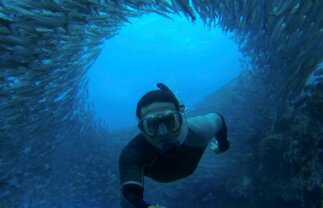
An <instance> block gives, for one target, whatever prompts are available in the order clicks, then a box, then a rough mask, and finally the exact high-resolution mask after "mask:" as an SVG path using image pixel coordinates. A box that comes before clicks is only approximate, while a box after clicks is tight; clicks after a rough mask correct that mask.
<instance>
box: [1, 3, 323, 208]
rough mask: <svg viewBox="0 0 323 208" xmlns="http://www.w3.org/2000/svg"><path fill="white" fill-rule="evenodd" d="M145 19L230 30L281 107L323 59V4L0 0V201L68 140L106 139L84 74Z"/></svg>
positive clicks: (48, 166)
mask: <svg viewBox="0 0 323 208" xmlns="http://www.w3.org/2000/svg"><path fill="white" fill-rule="evenodd" d="M147 13H157V14H159V15H161V16H163V17H165V18H171V17H170V15H171V14H179V15H185V16H186V17H187V18H188V19H189V20H191V21H192V22H194V21H195V20H196V19H197V18H201V19H202V20H203V21H204V22H205V24H206V26H208V27H210V28H212V27H215V26H220V27H221V28H222V29H223V31H225V32H232V33H233V35H234V37H233V38H234V39H235V40H236V42H237V44H238V45H239V47H240V50H241V51H242V53H243V54H244V55H246V56H248V57H249V58H250V60H251V65H252V75H253V79H254V80H257V81H261V82H262V83H265V84H267V86H268V87H267V88H266V92H265V93H267V94H268V95H269V94H272V95H275V96H277V97H280V98H283V99H282V102H286V101H288V100H292V99H293V98H295V97H297V95H298V94H299V93H300V92H301V91H302V89H303V88H304V86H305V83H306V81H307V80H308V78H309V77H310V76H311V74H312V72H313V71H314V70H315V69H317V68H318V67H319V64H320V63H321V62H322V61H323V47H322V45H323V2H322V1H321V0H311V1H309V0H286V1H284V0H272V1H267V0H224V1H220V0H192V1H189V0H111V1H109V0H37V1H36V0H20V1H16V0H0V146H1V147H0V187H5V188H6V189H7V191H4V192H0V201H1V199H4V198H6V199H7V198H8V196H11V195H12V192H11V191H10V189H14V187H16V188H17V187H18V188H21V187H19V180H18V179H19V178H21V177H27V178H30V177H31V176H30V174H29V172H32V171H35V169H37V170H41V172H43V173H45V174H47V172H48V171H49V170H52V168H51V166H52V165H51V164H50V162H49V161H52V160H53V158H52V152H53V151H55V148H58V147H59V146H61V145H62V144H65V143H66V141H65V140H66V139H68V138H69V137H71V136H74V137H77V135H80V137H82V136H84V134H85V133H86V132H92V133H93V134H96V135H99V134H102V135H101V137H105V136H106V134H105V133H100V130H93V128H94V129H100V128H101V127H102V124H100V123H99V122H96V121H94V119H93V118H94V117H93V115H92V112H91V107H90V105H87V98H88V97H87V78H86V73H87V71H88V70H89V68H90V67H91V66H92V64H93V63H94V62H95V60H96V58H97V57H98V55H99V54H100V52H101V49H102V47H103V42H104V41H105V40H106V39H109V38H111V37H113V36H115V35H117V34H118V31H119V30H120V29H121V28H122V26H123V25H124V24H125V23H130V19H131V18H132V17H140V16H142V15H144V14H147ZM107 84H108V83H107ZM58 132H59V133H58ZM84 137H89V136H88V135H87V136H84ZM36 149H37V150H36ZM33 151H35V152H33ZM35 155H36V156H35ZM93 157H94V156H93ZM35 158H36V159H35ZM32 160H34V161H35V160H36V161H38V164H39V166H36V167H35V166H32V165H31V164H30V163H29V162H28V161H32ZM93 160H95V159H93ZM89 163H90V162H89ZM93 174H94V175H95V174H97V173H93ZM96 177H97V176H96ZM108 181H109V180H108ZM40 183H42V181H40ZM80 183H81V182H80ZM89 183H90V181H89ZM43 185H44V184H43ZM15 193H16V194H17V192H15ZM20 196H21V197H22V195H21V194H20ZM9 198H10V197H9ZM39 198H42V197H41V196H39ZM3 201H5V202H4V203H7V204H12V203H13V204H15V203H17V202H15V200H14V199H13V198H12V199H8V200H3ZM0 205H1V202H0ZM16 205H17V204H15V206H16ZM15 206H13V207H15ZM17 206H20V205H19V204H18V205H17Z"/></svg>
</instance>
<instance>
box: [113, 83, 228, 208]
mask: <svg viewBox="0 0 323 208" xmlns="http://www.w3.org/2000/svg"><path fill="white" fill-rule="evenodd" d="M157 86H158V87H159V90H152V91H150V92H148V93H146V94H145V95H144V96H143V97H142V98H141V99H140V100H139V102H138V104H137V110H136V115H137V118H138V120H139V124H138V127H139V129H140V131H141V132H140V133H139V134H138V135H137V136H135V137H134V138H133V139H132V140H131V141H130V142H129V143H128V144H127V146H126V147H125V148H124V149H123V150H122V152H121V154H120V157H119V171H120V185H121V207H122V208H147V207H148V208H165V207H164V206H159V205H151V204H149V203H147V202H145V201H144V199H143V192H144V176H147V177H150V178H152V179H153V180H156V181H158V182H171V181H175V180H178V179H181V178H184V177H187V176H189V175H191V174H192V173H193V172H194V171H195V169H196V167H197V165H198V163H199V161H200V159H201V157H202V155H203V153H204V151H205V149H206V147H207V146H208V144H209V142H210V141H211V140H212V138H214V136H215V138H216V141H215V140H213V141H212V142H211V145H210V148H211V149H212V150H213V151H214V152H215V153H217V154H218V153H222V152H224V151H226V150H228V149H229V147H230V142H229V140H228V138H227V127H226V124H225V121H224V118H223V117H222V116H221V115H220V114H216V113H210V114H207V115H203V116H197V117H192V118H188V119H186V118H185V117H184V110H185V106H184V105H182V104H180V103H179V101H178V99H177V98H176V96H175V94H174V93H173V92H172V91H171V90H170V89H169V88H168V87H167V86H166V85H164V84H161V83H159V84H157Z"/></svg>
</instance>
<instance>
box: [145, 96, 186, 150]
mask: <svg viewBox="0 0 323 208" xmlns="http://www.w3.org/2000/svg"><path fill="white" fill-rule="evenodd" d="M173 117H174V118H175V119H174V121H175V122H178V123H170V122H173V120H172V118H173ZM141 118H142V120H145V119H146V120H148V121H149V123H148V124H147V123H145V126H144V127H145V128H146V129H147V128H148V129H153V130H152V132H150V135H149V134H147V132H144V131H143V132H142V133H143V134H144V135H145V136H146V138H147V139H148V141H149V142H150V143H152V144H154V145H155V146H160V145H162V144H163V143H165V142H167V141H171V140H175V139H176V138H177V137H178V136H179V134H180V125H181V119H182V117H181V115H180V113H179V112H177V111H176V107H175V105H174V104H173V103H167V102H156V103H152V104H150V105H148V106H145V107H143V108H142V109H141ZM149 119H150V120H149ZM168 120H170V122H169V123H166V124H165V123H164V122H163V121H165V122H167V121H168ZM169 124H171V126H174V127H176V128H174V129H173V130H174V131H172V130H171V128H169V126H166V125H169ZM177 127H178V128H177ZM154 130H156V131H154Z"/></svg>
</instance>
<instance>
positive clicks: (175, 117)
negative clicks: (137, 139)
mask: <svg viewBox="0 0 323 208" xmlns="http://www.w3.org/2000/svg"><path fill="white" fill-rule="evenodd" d="M181 125H182V116H181V114H180V112H178V111H169V112H166V113H164V114H162V115H150V116H147V117H145V118H143V119H142V120H140V122H139V124H138V126H139V128H140V129H141V131H143V132H144V133H145V134H146V135H148V136H150V137H155V136H156V134H157V132H159V131H162V132H164V133H162V134H165V128H166V129H167V130H168V131H170V132H172V133H175V132H177V131H178V130H179V129H180V127H181ZM159 134H160V133H159Z"/></svg>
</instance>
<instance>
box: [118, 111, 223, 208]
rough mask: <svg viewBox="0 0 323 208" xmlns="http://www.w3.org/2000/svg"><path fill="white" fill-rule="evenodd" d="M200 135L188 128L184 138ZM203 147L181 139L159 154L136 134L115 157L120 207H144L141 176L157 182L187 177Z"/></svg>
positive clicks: (190, 138) (201, 153)
mask: <svg viewBox="0 0 323 208" xmlns="http://www.w3.org/2000/svg"><path fill="white" fill-rule="evenodd" d="M221 118H222V117H221ZM222 119H223V118H222ZM222 122H223V124H224V125H222V128H221V129H220V130H219V131H218V133H220V132H225V135H222V136H221V135H220V137H223V136H225V140H226V131H227V130H226V126H225V123H224V120H223V121H222ZM202 137H203V135H199V133H197V132H194V131H193V130H192V129H191V128H188V133H187V136H186V141H190V140H196V139H199V138H202ZM222 140H223V138H222ZM226 141H227V140H226ZM206 147H207V145H204V146H192V145H188V144H186V142H184V143H182V144H181V145H180V146H179V147H177V148H176V149H175V150H174V151H172V152H169V153H166V154H161V152H160V150H159V149H158V148H156V147H154V146H153V145H151V144H150V143H149V142H148V141H147V140H146V138H145V137H144V136H143V135H142V134H138V135H137V136H136V137H135V138H134V139H132V140H131V141H130V142H129V143H128V145H127V146H126V147H125V148H124V149H123V151H122V152H121V155H120V158H119V171H120V184H121V185H122V187H121V189H122V190H121V207H122V208H146V207H148V206H149V204H148V203H146V202H145V201H144V200H143V181H144V176H147V177H150V178H152V179H154V180H156V181H159V182H171V181H175V180H178V179H181V178H184V177H187V176H189V175H191V174H192V173H193V172H194V171H195V169H196V167H197V166H198V163H199V161H200V159H201V157H202V155H203V153H204V151H205V149H206ZM127 182H134V183H129V184H127Z"/></svg>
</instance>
